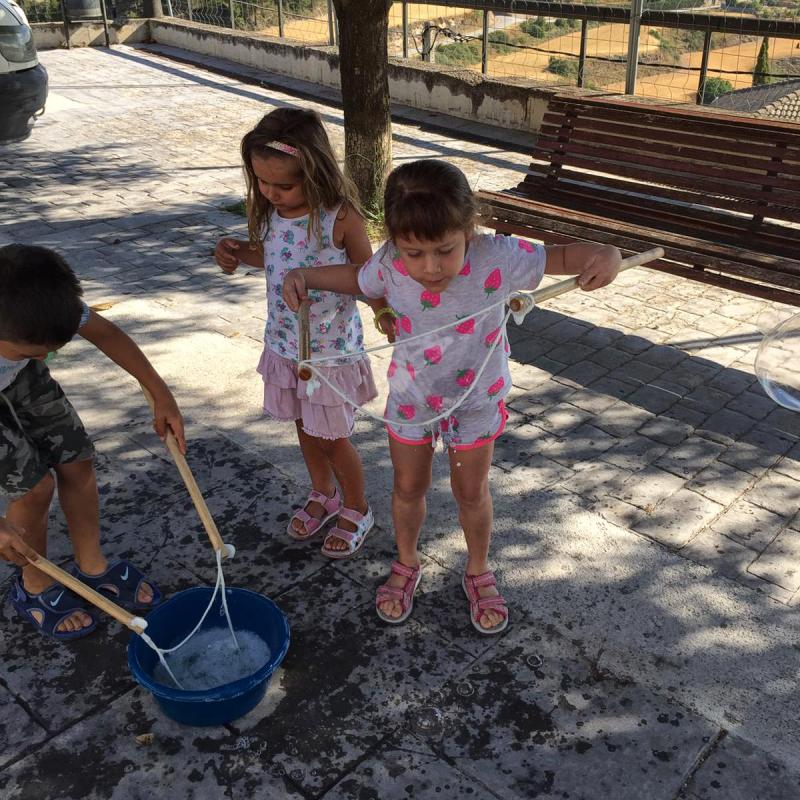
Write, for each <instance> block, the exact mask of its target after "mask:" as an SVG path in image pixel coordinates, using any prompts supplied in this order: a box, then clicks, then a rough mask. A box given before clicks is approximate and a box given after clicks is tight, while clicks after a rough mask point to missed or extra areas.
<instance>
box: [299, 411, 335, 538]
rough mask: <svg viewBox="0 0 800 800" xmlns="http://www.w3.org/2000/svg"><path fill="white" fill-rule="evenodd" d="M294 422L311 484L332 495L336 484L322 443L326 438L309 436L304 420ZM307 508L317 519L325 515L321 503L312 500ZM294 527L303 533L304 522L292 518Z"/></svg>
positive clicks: (319, 490)
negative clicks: (304, 427) (305, 429)
mask: <svg viewBox="0 0 800 800" xmlns="http://www.w3.org/2000/svg"><path fill="white" fill-rule="evenodd" d="M294 423H295V425H296V426H297V439H298V441H299V442H300V450H301V451H302V453H303V460H304V461H305V462H306V468H307V469H308V475H309V477H310V478H311V486H312V488H314V489H316V490H317V491H318V492H321V493H322V494H324V495H325V497H330V496H331V495H332V494H333V490H334V489H335V488H336V484H335V483H334V480H333V470H332V469H331V463H330V460H329V459H328V456H327V454H326V452H325V451H324V450H323V448H322V447H321V444H320V443H321V442H324V441H325V440H324V439H318V438H317V437H316V436H309V435H308V434H307V433H306V432H305V431H304V430H303V421H302V420H299V419H296V420H295V421H294ZM305 508H306V511H307V512H308V514H309V515H310V516H312V517H315V518H316V519H322V517H323V516H325V509H324V508H323V507H322V504H321V503H316V502H314V501H313V500H312V501H311V502H310V503H309V504H308V505H307V506H306V507H305ZM292 528H294V530H296V531H297V532H298V533H301V534H302V533H303V532H304V530H305V527H304V525H303V523H302V522H301V521H300V520H299V519H295V520H292Z"/></svg>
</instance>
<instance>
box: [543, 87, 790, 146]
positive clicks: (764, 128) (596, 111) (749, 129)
mask: <svg viewBox="0 0 800 800" xmlns="http://www.w3.org/2000/svg"><path fill="white" fill-rule="evenodd" d="M550 104H551V105H552V107H553V108H554V109H556V110H558V109H559V107H561V109H566V113H567V114H568V115H571V116H581V117H583V118H589V119H602V120H610V121H616V122H619V123H626V122H628V123H633V124H636V125H639V126H643V127H658V126H659V123H661V124H669V125H670V126H672V125H677V126H680V123H681V121H685V122H687V123H689V125H686V126H685V128H686V129H689V127H690V126H691V129H692V130H695V131H696V130H702V132H703V134H704V135H706V136H719V137H721V138H729V139H731V140H732V141H755V142H762V143H763V142H767V143H769V144H774V143H775V142H776V141H782V142H786V143H789V144H791V143H794V144H797V142H798V141H800V133H798V132H796V131H794V130H792V129H791V126H790V125H787V124H786V123H776V122H773V121H767V120H761V119H758V118H755V117H752V118H747V122H746V124H743V122H742V120H743V119H744V118H737V117H735V118H733V119H730V120H729V119H725V117H723V116H722V115H720V116H718V117H716V118H714V119H712V118H711V117H710V116H709V115H708V113H706V114H705V115H704V114H703V113H702V112H694V113H688V114H687V113H686V111H684V110H683V109H681V110H677V109H665V108H659V109H655V108H651V109H648V110H647V111H642V110H639V109H638V108H637V106H636V105H635V104H632V103H627V102H619V103H613V104H611V103H607V104H604V105H598V104H596V103H591V102H589V101H587V100H586V99H584V100H581V101H578V102H576V101H574V100H572V101H571V102H569V104H568V105H565V106H564V105H561V104H560V101H559V99H558V98H554V100H551V101H550ZM765 123H766V124H765Z"/></svg>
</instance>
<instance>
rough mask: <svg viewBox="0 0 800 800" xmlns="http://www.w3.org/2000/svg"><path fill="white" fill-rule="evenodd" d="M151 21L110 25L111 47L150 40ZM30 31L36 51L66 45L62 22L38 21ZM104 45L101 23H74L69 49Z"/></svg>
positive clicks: (133, 20) (130, 21)
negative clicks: (112, 45) (31, 31)
mask: <svg viewBox="0 0 800 800" xmlns="http://www.w3.org/2000/svg"><path fill="white" fill-rule="evenodd" d="M149 22H150V21H149V20H147V19H129V20H128V21H127V22H126V23H125V24H124V25H112V24H109V26H108V38H109V39H110V40H111V44H135V43H136V42H146V41H147V40H148V39H149V38H150V27H149ZM31 28H32V29H33V40H34V42H35V43H36V49H37V50H55V49H57V48H59V47H66V46H67V37H66V33H65V31H64V24H63V23H61V22H35V23H33V24H32V25H31ZM105 43H106V40H105V36H104V35H103V23H102V22H100V21H97V22H94V21H92V22H73V23H72V24H70V26H69V44H70V47H103V46H104V45H105Z"/></svg>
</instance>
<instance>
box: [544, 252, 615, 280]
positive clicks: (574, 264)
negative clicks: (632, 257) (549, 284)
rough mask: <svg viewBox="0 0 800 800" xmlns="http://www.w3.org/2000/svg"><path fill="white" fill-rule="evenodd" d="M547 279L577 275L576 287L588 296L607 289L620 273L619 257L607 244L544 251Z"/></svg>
mask: <svg viewBox="0 0 800 800" xmlns="http://www.w3.org/2000/svg"><path fill="white" fill-rule="evenodd" d="M545 251H546V252H547V262H546V264H545V268H544V271H545V272H546V273H547V274H548V275H578V276H579V277H578V285H579V286H580V287H581V289H583V290H584V291H587V292H591V291H593V290H594V289H599V288H600V287H601V286H607V285H608V284H609V283H611V281H613V280H614V278H616V277H617V273H618V272H619V265H620V262H621V261H622V256H621V255H620V252H619V250H618V249H617V248H616V247H614V246H613V245H610V244H589V243H584V242H575V243H573V244H558V245H551V246H550V247H546V248H545Z"/></svg>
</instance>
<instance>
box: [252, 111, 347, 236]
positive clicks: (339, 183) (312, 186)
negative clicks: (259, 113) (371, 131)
mask: <svg viewBox="0 0 800 800" xmlns="http://www.w3.org/2000/svg"><path fill="white" fill-rule="evenodd" d="M271 142H278V143H280V144H283V145H288V146H289V148H292V149H293V150H294V151H295V153H293V154H289V153H287V152H285V151H284V150H282V149H281V150H279V149H277V148H275V147H270V146H269V145H270V143H271ZM241 152H242V161H243V163H244V174H245V183H246V186H247V232H248V235H249V238H250V244H251V245H257V244H258V242H260V241H261V240H262V238H263V237H264V236H265V234H266V233H267V231H268V230H269V218H270V215H271V214H272V208H273V207H272V203H270V202H269V200H267V198H266V197H264V195H262V194H261V192H260V191H259V189H258V178H257V177H256V174H255V172H254V171H253V164H252V159H253V156H258V157H259V158H267V157H269V158H273V157H274V158H281V159H287V160H292V161H294V162H295V163H296V165H297V169H298V172H299V173H300V176H301V186H302V190H303V197H304V198H305V200H306V202H307V203H308V206H309V208H310V213H309V215H308V232H309V234H314V235H316V236H317V237H321V236H322V225H321V222H320V209H323V208H325V209H329V208H334V207H335V206H336V205H338V204H339V203H342V202H344V203H345V205H346V206H352V208H353V210H354V211H355V212H356V213H358V214H360V213H361V206H360V204H359V201H358V191H357V190H356V188H355V185H354V184H353V182H352V181H351V180H350V179H349V178H348V177H346V176H345V175H344V174H343V173H342V170H341V169H340V168H339V164H338V162H337V161H336V156H335V155H334V152H333V148H332V147H331V143H330V141H329V139H328V134H327V133H326V132H325V128H324V126H323V124H322V119H321V118H320V115H319V114H318V113H317V112H316V111H309V110H305V109H299V108H277V109H275V111H271V112H270V113H269V114H267V115H266V116H264V117H263V118H262V119H261V121H260V122H259V123H258V125H256V126H255V128H253V130H251V131H250V132H249V133H246V134H245V135H244V138H243V139H242V146H241Z"/></svg>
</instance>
